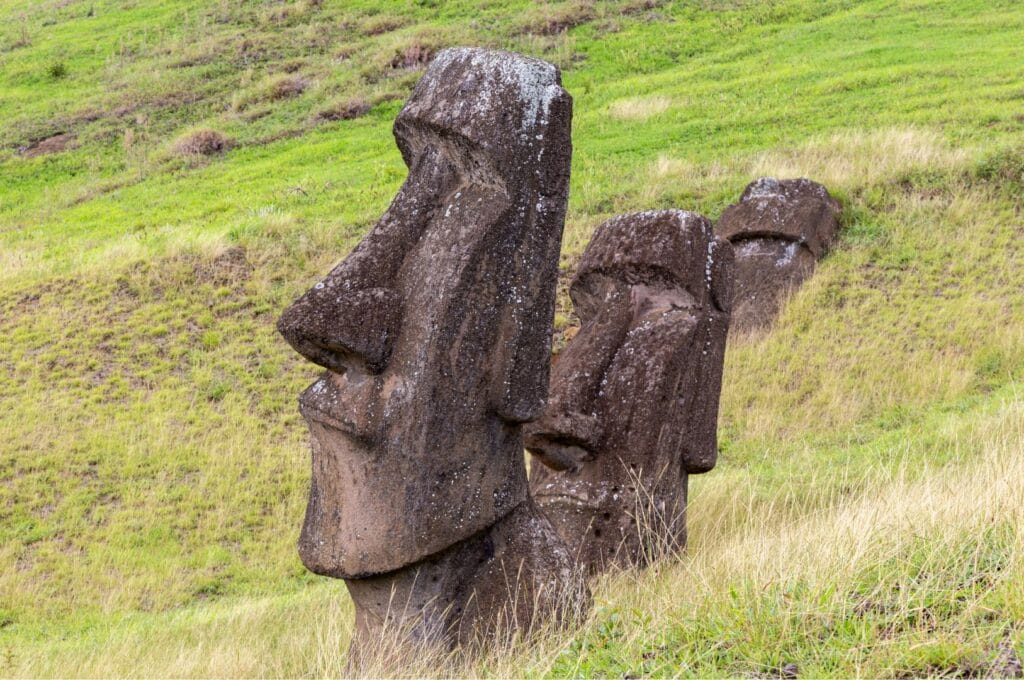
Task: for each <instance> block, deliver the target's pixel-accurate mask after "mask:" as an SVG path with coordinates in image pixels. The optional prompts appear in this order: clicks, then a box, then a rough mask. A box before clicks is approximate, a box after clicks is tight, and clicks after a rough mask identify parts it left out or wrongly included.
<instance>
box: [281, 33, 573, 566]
mask: <svg viewBox="0 0 1024 680" xmlns="http://www.w3.org/2000/svg"><path fill="white" fill-rule="evenodd" d="M571 110H572V103H571V99H570V97H569V95H568V94H567V93H566V92H565V90H563V89H562V87H561V84H560V76H559V73H558V70H557V69H556V68H555V67H554V66H552V65H550V64H547V63H545V62H542V61H539V60H535V59H528V58H525V57H521V56H518V55H513V54H509V53H504V52H495V51H488V50H478V49H451V50H445V51H443V52H441V53H440V54H439V55H438V57H437V58H436V59H435V61H434V62H433V63H432V64H431V66H430V68H429V69H428V71H427V73H426V75H425V76H424V77H423V79H422V80H421V81H420V82H419V84H418V85H417V86H416V88H415V90H414V91H413V94H412V97H411V98H410V99H409V101H408V102H407V103H406V105H405V107H404V108H403V109H402V112H401V113H400V114H399V116H398V119H397V120H396V121H395V128H394V132H395V137H396V139H397V142H398V146H399V148H400V149H401V151H402V156H403V158H404V159H405V162H406V164H407V165H408V167H409V177H408V179H407V180H406V181H405V183H404V185H403V186H402V188H401V190H400V191H399V193H398V195H397V196H396V197H395V199H394V201H393V202H392V204H391V206H390V208H389V209H388V211H387V212H386V213H385V214H384V216H383V217H382V218H381V219H380V221H379V222H378V223H377V225H376V226H375V227H374V228H373V229H372V230H371V231H370V233H369V234H368V235H367V236H366V238H365V239H364V240H363V241H362V242H361V243H360V244H359V245H358V246H356V248H355V249H354V250H353V252H352V253H351V255H349V256H348V257H347V258H346V259H345V260H344V261H343V262H342V263H341V264H339V265H338V266H337V267H335V268H334V270H333V271H331V273H330V274H328V275H327V277H326V278H324V279H323V280H322V281H321V282H319V283H317V284H316V285H315V286H314V287H313V288H312V289H310V290H309V291H308V292H307V293H306V294H305V295H303V296H302V297H301V298H299V300H297V301H296V302H295V303H294V304H293V305H292V306H291V307H289V308H288V309H287V310H286V311H285V312H284V314H283V315H282V316H281V319H280V321H279V322H278V328H279V330H280V332H281V333H282V335H284V337H285V338H286V339H287V340H288V342H289V343H290V344H291V345H292V346H293V347H294V348H295V349H296V350H297V351H298V352H300V353H301V354H302V355H303V356H305V357H306V358H307V359H309V360H310V361H312V362H314V363H317V364H319V365H321V366H323V367H324V368H326V369H327V371H326V372H325V373H324V374H323V377H321V378H320V380H318V381H317V382H316V383H314V384H313V385H312V386H310V387H309V388H308V389H307V390H306V391H305V392H304V393H303V394H302V396H301V397H300V400H299V403H300V410H301V411H302V413H303V415H304V416H305V418H306V420H307V422H308V423H309V426H310V430H311V432H312V437H313V482H312V490H311V492H310V500H309V506H308V508H307V512H306V520H305V524H304V526H303V530H302V536H301V538H300V543H299V550H300V555H301V556H302V559H303V561H304V562H305V564H306V565H307V566H308V567H309V568H310V569H311V570H313V571H315V572H317V573H321V574H327V575H331V576H337V577H344V578H354V577H359V576H366V575H369V574H379V573H383V572H387V571H390V570H394V569H397V568H399V567H402V566H405V565H407V564H411V563H413V562H415V561H417V560H419V559H421V558H423V557H425V556H427V555H431V554H434V553H437V552H438V551H440V550H442V549H444V548H446V547H448V546H450V545H452V544H454V543H456V542H458V541H460V540H462V539H464V538H466V537H468V536H470V535H472V534H474V533H476V532H478V531H480V530H481V529H483V528H485V527H487V526H489V525H490V524H492V523H493V522H495V521H496V520H497V519H498V518H500V517H502V516H504V515H505V514H506V513H507V512H509V510H511V509H512V508H514V507H515V506H516V505H517V504H518V503H520V502H522V500H523V499H524V498H525V496H526V488H525V473H524V466H523V460H522V446H521V439H522V438H521V433H520V424H521V423H522V422H524V421H528V420H531V419H533V418H536V417H537V416H538V415H539V414H540V412H541V410H542V408H543V404H544V400H545V398H546V394H547V381H548V356H549V353H550V342H551V340H550V336H551V323H552V317H553V306H554V286H555V280H556V276H557V261H558V251H559V245H560V242H561V232H562V225H563V221H564V217H565V206H566V199H567V195H568V179H569V165H570V156H571V145H570V121H571Z"/></svg>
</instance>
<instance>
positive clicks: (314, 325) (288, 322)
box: [277, 278, 402, 373]
mask: <svg viewBox="0 0 1024 680" xmlns="http://www.w3.org/2000/svg"><path fill="white" fill-rule="evenodd" d="M401 316H402V302H401V298H400V297H399V295H398V293H396V292H395V291H394V290H391V289H389V288H365V289H361V290H354V291H349V290H342V289H341V286H339V285H334V284H333V282H332V281H331V280H330V278H328V279H327V280H325V281H322V282H321V283H318V284H316V286H314V287H313V288H311V289H310V290H309V291H308V292H307V293H306V294H305V295H303V296H302V297H301V298H299V299H298V300H296V301H295V303H294V304H292V305H291V306H290V307H288V309H286V310H285V311H284V313H283V314H282V315H281V318H280V319H279V320H278V322H277V329H278V331H279V332H280V333H281V335H283V336H284V338H285V340H287V341H288V343H289V344H290V345H291V346H292V347H293V348H295V351H296V352H298V353H299V354H301V355H302V356H304V357H306V358H307V359H309V360H310V361H312V362H313V363H315V364H318V365H320V366H323V367H324V368H326V369H328V370H331V371H334V372H336V373H344V372H345V371H346V370H348V369H350V368H352V367H353V366H358V367H359V368H360V369H362V370H364V371H365V372H368V373H380V372H381V371H383V370H384V367H385V366H386V365H387V361H388V358H389V356H390V354H391V348H392V347H393V345H394V342H395V338H396V336H397V334H398V329H399V325H400V323H401Z"/></svg>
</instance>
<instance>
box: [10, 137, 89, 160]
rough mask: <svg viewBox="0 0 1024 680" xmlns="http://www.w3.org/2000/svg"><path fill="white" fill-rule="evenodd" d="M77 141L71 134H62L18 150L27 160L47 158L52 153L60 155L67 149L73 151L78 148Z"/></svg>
mask: <svg viewBox="0 0 1024 680" xmlns="http://www.w3.org/2000/svg"><path fill="white" fill-rule="evenodd" d="M77 145H78V144H77V140H76V138H75V136H74V135H73V134H71V133H70V132H61V133H58V134H56V135H51V136H49V137H46V138H44V139H40V140H37V141H35V142H32V143H30V144H29V145H28V146H24V147H22V148H21V149H19V150H18V153H20V154H21V155H22V156H23V157H25V158H35V157H36V156H46V155H49V154H51V153H60V152H61V151H64V150H66V149H73V148H75V147H76V146H77Z"/></svg>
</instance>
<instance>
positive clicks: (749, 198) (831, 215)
mask: <svg viewBox="0 0 1024 680" xmlns="http://www.w3.org/2000/svg"><path fill="white" fill-rule="evenodd" d="M839 212H840V206H839V202H838V201H836V200H835V199H834V198H832V196H831V195H830V194H829V193H828V190H826V189H825V187H823V186H822V185H820V184H818V183H817V182H812V181H811V180H809V179H804V178H801V179H784V180H778V179H775V178H773V177H762V178H760V179H758V180H755V181H753V182H751V183H750V184H748V185H747V188H746V189H745V190H744V191H743V195H742V196H740V200H739V203H736V204H734V205H732V206H729V208H727V209H726V210H725V212H724V213H722V217H721V218H720V219H719V221H718V224H717V226H716V232H717V233H718V235H719V236H721V237H722V238H726V239H729V241H731V242H733V243H736V242H737V241H741V240H746V239H753V238H776V239H780V240H784V241H791V242H795V243H799V244H800V245H803V246H804V247H806V248H807V249H808V250H809V251H810V252H811V254H812V255H814V257H815V258H820V257H822V256H823V255H824V254H825V252H826V251H827V250H828V248H829V247H830V246H831V245H832V241H833V240H834V239H835V236H836V232H837V230H838V229H839V219H838V218H839Z"/></svg>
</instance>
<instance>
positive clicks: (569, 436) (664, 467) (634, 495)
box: [526, 210, 732, 573]
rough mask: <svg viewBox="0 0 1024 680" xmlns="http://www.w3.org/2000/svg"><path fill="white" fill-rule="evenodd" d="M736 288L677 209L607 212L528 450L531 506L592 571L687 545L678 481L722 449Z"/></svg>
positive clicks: (718, 250) (715, 243)
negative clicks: (575, 320) (721, 402)
mask: <svg viewBox="0 0 1024 680" xmlns="http://www.w3.org/2000/svg"><path fill="white" fill-rule="evenodd" d="M731 286H732V248H731V246H730V245H729V244H728V242H726V241H724V240H722V239H718V238H716V237H715V236H714V234H713V233H712V228H711V223H710V222H708V220H707V219H705V218H704V217H702V216H700V215H696V214H694V213H689V212H684V211H681V210H661V211H654V212H643V213H634V214H629V215H621V216H619V217H615V218H613V219H611V220H609V221H608V222H605V223H604V224H603V225H601V226H600V227H599V228H598V230H597V233H596V234H595V235H594V238H593V240H592V241H591V242H590V245H589V246H588V247H587V250H586V252H584V254H583V258H582V260H581V261H580V267H579V271H578V273H577V274H576V277H575V279H574V280H573V282H572V285H571V287H570V295H571V297H572V301H573V305H574V307H575V308H576V312H577V313H578V314H579V316H580V319H581V321H582V325H581V328H580V331H579V333H578V334H577V335H576V336H575V337H574V338H573V339H572V340H571V341H570V342H569V344H568V345H567V346H566V348H565V350H563V352H562V354H561V355H560V356H559V359H558V361H557V362H556V364H555V367H554V374H553V376H552V385H551V398H550V401H549V403H548V406H547V409H546V411H545V413H544V416H543V417H542V418H541V419H540V420H539V421H537V422H536V423H532V424H530V425H529V426H528V427H527V436H526V446H527V449H528V450H529V451H530V452H531V453H532V454H533V455H534V456H535V457H536V458H535V463H534V465H533V466H532V473H531V479H530V486H531V489H532V491H533V494H534V497H535V499H536V501H537V503H538V504H539V505H540V506H541V508H542V509H543V510H544V512H545V514H547V515H548V517H549V518H550V519H551V521H552V522H553V523H554V525H555V528H556V529H557V530H558V533H559V534H560V535H561V536H562V538H564V539H565V540H566V542H567V543H568V544H569V548H570V550H572V551H575V553H576V554H577V555H578V557H579V559H580V560H581V561H582V562H583V563H584V564H585V565H586V567H587V569H588V570H589V571H590V572H591V573H594V572H597V571H600V570H602V569H605V568H607V567H609V566H611V565H613V564H617V565H621V566H628V565H638V564H644V563H645V562H647V561H648V560H650V559H651V558H652V557H655V556H656V555H657V554H659V553H663V552H664V551H665V550H672V549H677V548H680V547H682V546H683V545H684V544H685V541H686V523H685V510H686V486H687V476H688V475H689V474H696V473H700V472H706V471H708V470H710V469H711V468H712V467H714V464H715V460H716V456H717V438H716V424H717V419H718V398H719V393H720V391H721V386H722V360H723V356H724V352H725V338H726V333H727V332H728V327H729V301H730V300H731V298H732V287H731ZM536 461H540V462H542V463H544V465H538V464H537V463H536Z"/></svg>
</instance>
